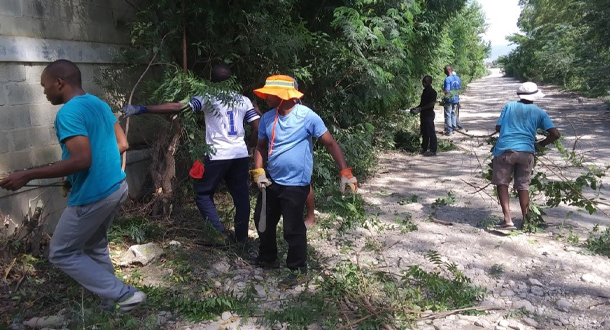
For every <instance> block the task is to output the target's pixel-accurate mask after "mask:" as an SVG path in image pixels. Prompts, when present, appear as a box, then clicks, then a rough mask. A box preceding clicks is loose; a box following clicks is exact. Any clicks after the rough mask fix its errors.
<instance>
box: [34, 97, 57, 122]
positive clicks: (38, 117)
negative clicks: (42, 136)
mask: <svg viewBox="0 0 610 330" xmlns="http://www.w3.org/2000/svg"><path fill="white" fill-rule="evenodd" d="M59 108H61V106H60V105H52V104H51V103H47V104H34V105H31V106H30V122H31V123H32V126H47V125H53V123H54V122H55V116H56V115H57V111H58V110H59Z"/></svg>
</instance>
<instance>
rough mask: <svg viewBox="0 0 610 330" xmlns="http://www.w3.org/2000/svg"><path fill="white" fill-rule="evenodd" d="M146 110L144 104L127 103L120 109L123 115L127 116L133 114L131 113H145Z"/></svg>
mask: <svg viewBox="0 0 610 330" xmlns="http://www.w3.org/2000/svg"><path fill="white" fill-rule="evenodd" d="M146 110H147V109H146V106H145V105H133V104H128V105H126V106H124V107H123V108H122V109H121V110H120V111H121V112H122V113H123V116H125V117H129V116H133V115H141V114H143V113H145V112H146Z"/></svg>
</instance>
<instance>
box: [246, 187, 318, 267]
mask: <svg viewBox="0 0 610 330" xmlns="http://www.w3.org/2000/svg"><path fill="white" fill-rule="evenodd" d="M309 187H310V186H309V185H307V186H283V185H280V184H277V183H273V184H272V185H270V186H269V187H267V188H266V189H267V212H266V213H267V229H266V230H265V232H264V233H261V232H259V233H258V236H259V237H260V248H259V254H258V258H259V260H261V261H265V262H274V261H275V260H276V259H277V238H276V236H277V229H276V228H277V224H278V222H279V221H280V216H281V217H283V219H284V239H285V240H286V242H287V243H288V257H287V258H286V266H287V267H288V268H289V269H290V270H293V271H300V272H302V273H305V272H307V227H305V222H304V221H303V210H304V209H305V200H306V199H307V195H308V194H309ZM261 203H262V193H259V194H258V200H257V201H256V208H255V210H254V223H255V224H256V228H257V230H258V222H259V220H260V213H261V205H262V204H261Z"/></svg>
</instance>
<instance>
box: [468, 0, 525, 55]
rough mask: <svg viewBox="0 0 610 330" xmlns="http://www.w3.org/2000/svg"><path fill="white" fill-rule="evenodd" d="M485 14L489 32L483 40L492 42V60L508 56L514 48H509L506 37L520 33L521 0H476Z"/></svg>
mask: <svg viewBox="0 0 610 330" xmlns="http://www.w3.org/2000/svg"><path fill="white" fill-rule="evenodd" d="M476 1H477V2H478V3H479V4H480V5H481V6H482V7H483V11H484V12H485V18H486V21H487V24H488V25H489V26H488V28H487V32H486V33H485V34H484V35H483V39H485V40H487V41H491V47H492V54H491V56H490V60H494V59H495V58H497V57H498V56H500V55H506V54H508V52H510V50H511V49H513V48H514V47H508V46H507V45H508V44H509V42H508V41H507V40H506V37H507V36H509V35H511V34H513V33H517V32H519V28H518V27H517V20H518V19H519V13H521V8H520V7H519V0H476Z"/></svg>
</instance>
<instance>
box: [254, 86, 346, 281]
mask: <svg viewBox="0 0 610 330" xmlns="http://www.w3.org/2000/svg"><path fill="white" fill-rule="evenodd" d="M254 93H255V94H256V95H257V96H258V97H260V98H262V99H264V100H265V101H266V102H267V104H269V106H270V107H271V108H272V110H270V111H268V112H266V113H265V114H263V116H262V117H261V120H260V125H259V131H258V143H257V147H256V150H255V151H254V169H253V170H252V171H251V173H252V176H253V178H254V181H256V183H257V185H258V187H259V188H260V189H261V193H260V194H259V198H258V201H257V205H256V209H255V212H254V222H255V224H256V226H257V229H258V232H259V237H260V248H259V255H258V257H257V258H256V259H255V261H254V263H255V264H256V265H258V266H261V267H266V268H278V267H279V260H278V258H277V242H276V227H277V224H278V222H279V220H280V217H282V218H283V219H284V239H285V240H286V242H287V243H288V256H287V258H286V266H287V267H288V269H290V270H291V274H290V275H289V277H288V278H286V279H285V280H284V281H283V282H282V284H283V285H285V286H293V285H295V284H297V283H298V280H299V279H298V277H297V275H298V274H299V273H305V272H307V229H306V226H305V223H304V222H303V209H304V206H305V199H306V198H307V195H308V194H309V190H310V186H309V185H310V181H311V173H312V170H313V142H312V138H319V139H320V141H321V142H322V143H323V144H324V145H325V146H326V148H327V150H328V152H329V153H330V154H331V156H332V157H333V159H334V160H335V162H336V164H337V166H338V167H339V170H340V172H339V177H340V180H341V187H340V188H341V191H345V190H346V189H349V190H350V191H351V192H355V191H356V189H357V185H358V182H357V180H356V178H355V177H354V176H353V175H352V169H351V168H348V167H347V165H346V163H345V158H344V156H343V152H342V151H341V148H340V147H339V145H338V144H337V142H336V141H335V139H334V138H333V137H332V135H331V134H330V133H329V132H328V129H327V128H326V126H325V125H324V122H323V121H322V119H321V118H320V116H318V115H317V114H316V113H315V112H313V111H312V110H311V109H310V108H308V107H306V106H304V105H302V104H299V102H298V101H299V99H300V98H301V97H303V93H301V92H299V91H298V90H297V87H296V82H295V80H294V79H293V78H291V77H289V76H285V75H275V76H270V77H268V78H267V80H266V82H265V86H264V87H262V88H259V89H255V90H254ZM264 156H267V170H268V173H269V177H267V174H266V173H265V170H264V169H263V157H264Z"/></svg>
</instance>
